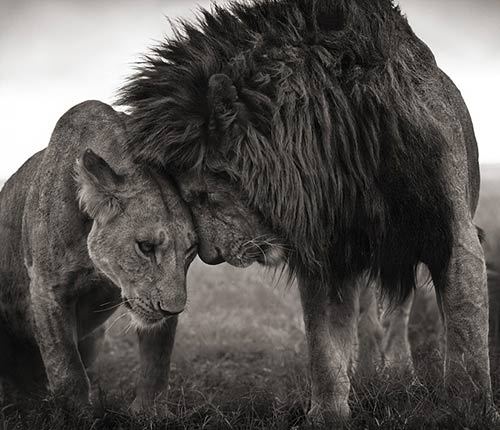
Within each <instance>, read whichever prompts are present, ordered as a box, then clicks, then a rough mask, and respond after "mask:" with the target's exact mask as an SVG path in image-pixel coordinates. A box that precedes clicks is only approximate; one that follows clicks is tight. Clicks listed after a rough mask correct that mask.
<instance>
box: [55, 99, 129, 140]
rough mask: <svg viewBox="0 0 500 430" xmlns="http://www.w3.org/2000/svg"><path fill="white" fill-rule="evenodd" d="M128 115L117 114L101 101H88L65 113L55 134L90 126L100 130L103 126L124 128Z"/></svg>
mask: <svg viewBox="0 0 500 430" xmlns="http://www.w3.org/2000/svg"><path fill="white" fill-rule="evenodd" d="M125 117H126V115H125V114H122V113H120V112H117V111H115V110H114V109H113V107H111V106H110V105H108V104H106V103H103V102H101V101H99V100H87V101H84V102H82V103H79V104H77V105H75V106H73V107H72V108H71V109H69V110H68V111H67V112H66V113H64V114H63V115H62V116H61V118H59V120H58V121H57V124H56V127H55V130H54V132H56V131H58V130H69V129H70V128H73V129H74V128H81V127H85V126H87V127H88V126H90V127H93V128H98V127H99V126H102V125H103V124H109V125H112V126H115V127H116V126H118V127H124V126H125V124H124V119H125Z"/></svg>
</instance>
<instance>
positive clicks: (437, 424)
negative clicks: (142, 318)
mask: <svg viewBox="0 0 500 430" xmlns="http://www.w3.org/2000/svg"><path fill="white" fill-rule="evenodd" d="M489 189H491V193H488V195H487V196H485V197H483V201H482V209H481V211H482V213H484V214H485V215H484V216H482V221H483V223H482V224H483V227H486V230H487V231H488V233H490V230H491V231H493V230H494V229H495V228H496V227H494V224H500V223H497V218H496V217H494V216H492V215H491V214H492V213H493V212H492V210H493V205H496V202H498V201H499V200H497V199H496V197H492V196H494V195H495V192H496V190H497V189H500V187H490V188H489ZM499 198H500V196H499ZM486 215H487V216H486ZM485 220H486V221H485ZM492 226H493V227H492ZM490 237H494V236H491V235H490ZM499 243H500V242H499ZM491 249H492V250H493V249H494V247H492V248H491ZM489 252H490V254H489V258H490V260H492V261H499V262H500V259H499V258H498V257H499V256H500V253H499V254H496V253H495V252H493V251H491V250H490V251H489ZM188 282H189V297H190V299H189V300H190V303H189V307H188V310H187V312H186V313H185V314H183V315H182V316H181V318H180V324H179V329H178V333H177V340H176V348H175V351H174V356H173V360H172V369H171V388H170V396H169V401H170V409H171V411H172V412H174V414H175V418H170V419H165V418H155V417H146V416H143V417H137V416H132V415H131V414H130V413H129V412H128V410H127V406H128V405H129V404H130V402H131V401H132V399H133V396H134V383H135V381H134V375H136V374H137V366H138V358H137V349H136V342H135V335H134V333H132V332H131V331H129V332H126V327H127V321H118V322H117V323H116V324H115V325H114V326H113V327H112V328H111V329H110V330H109V332H108V339H107V342H106V344H105V347H104V350H103V351H102V353H101V356H100V358H99V360H98V362H97V363H96V366H95V367H94V369H93V374H92V379H93V386H94V387H95V392H94V398H95V400H94V406H95V407H94V409H93V410H92V411H80V410H78V411H75V410H68V409H66V408H62V407H61V402H60V401H58V399H48V400H46V401H44V402H38V403H37V402H31V403H27V404H24V405H12V404H4V405H3V407H2V408H1V409H0V429H26V430H28V429H29V430H32V429H37V430H49V429H54V430H57V429H96V430H97V429H109V428H117V429H124V430H125V429H164V428H168V429H177V428H178V429H197V428H199V429H203V428H205V429H289V428H294V427H295V428H307V424H306V420H305V416H304V411H305V410H307V406H308V404H307V403H308V393H309V387H308V379H307V373H306V363H307V357H306V354H305V344H304V335H303V324H302V315H301V310H300V306H299V301H298V296H297V291H296V289H295V288H294V287H293V286H292V287H291V288H286V287H285V286H284V285H283V284H281V283H279V282H273V280H272V276H271V274H269V273H266V272H265V271H263V270H261V269H259V268H250V269H248V270H241V269H235V268H232V267H230V266H227V265H221V266H217V267H208V266H204V265H202V264H201V263H200V262H199V261H196V262H195V263H194V264H193V266H192V269H191V270H190V274H189V279H188ZM275 284H277V285H275ZM498 286H499V287H500V282H498ZM495 291H496V290H495ZM498 291H500V288H498ZM499 298H500V295H499ZM496 302H498V303H500V299H495V303H496ZM495 303H493V304H494V305H495ZM495 306H497V305H495ZM497 307H500V305H498V306H497ZM495 309H496V308H495ZM495 312H496V310H495ZM120 313H121V311H120V310H119V311H118V312H117V313H116V314H115V315H119V314H120ZM123 320H126V318H123ZM440 337H441V334H440V323H439V317H438V314H437V311H436V307H435V304H434V300H433V297H432V294H431V296H430V297H429V294H420V296H419V298H418V300H417V303H416V305H415V307H414V310H413V313H412V318H411V324H410V338H411V341H412V346H413V354H414V359H415V361H416V366H417V374H418V376H419V381H420V382H423V383H424V384H420V383H416V381H412V380H411V379H409V378H404V377H398V376H396V375H384V374H380V375H373V376H371V377H365V378H363V379H362V380H356V381H355V383H354V387H353V390H352V395H351V407H352V411H353V419H352V421H351V422H350V423H349V424H348V426H347V428H349V429H375V428H382V429H401V428H426V429H438V428H450V429H452V428H453V429H455V428H478V429H479V428H488V427H489V424H490V423H489V422H488V421H487V417H484V414H483V411H482V409H481V406H480V405H477V404H474V402H473V401H472V400H470V401H465V402H464V403H462V404H461V405H460V406H456V405H455V406H454V403H453V402H444V401H443V400H442V390H441V387H440V383H439V381H440V365H439V363H440V355H441V352H440V347H439V346H440ZM0 353H1V352H0ZM492 377H493V384H494V389H495V397H496V399H497V400H498V401H499V402H497V403H500V359H498V358H497V357H496V356H494V357H493V359H492Z"/></svg>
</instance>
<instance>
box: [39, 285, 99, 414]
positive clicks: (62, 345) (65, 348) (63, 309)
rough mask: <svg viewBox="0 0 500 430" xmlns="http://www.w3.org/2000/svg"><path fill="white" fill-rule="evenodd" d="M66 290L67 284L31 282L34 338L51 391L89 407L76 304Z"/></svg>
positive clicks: (87, 385)
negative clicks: (77, 328) (80, 351)
mask: <svg viewBox="0 0 500 430" xmlns="http://www.w3.org/2000/svg"><path fill="white" fill-rule="evenodd" d="M66 290H67V288H66V285H51V284H49V283H46V282H44V281H43V280H42V279H40V278H39V277H36V276H35V277H34V278H33V279H32V282H31V286H30V293H31V301H32V309H33V318H34V323H35V338H36V341H37V344H38V347H39V348H40V353H41V355H42V359H43V362H44V365H45V371H46V373H47V379H48V382H49V388H50V390H51V391H52V392H54V393H55V394H57V395H61V396H63V397H64V398H66V399H68V400H69V401H71V402H75V403H79V404H88V403H89V380H88V377H87V373H86V372H85V368H84V365H83V363H82V360H81V358H80V353H79V352H78V347H77V333H76V331H77V330H76V312H75V303H74V301H72V300H70V299H69V298H68V297H67V295H66V294H65V293H66Z"/></svg>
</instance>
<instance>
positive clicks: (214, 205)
mask: <svg viewBox="0 0 500 430" xmlns="http://www.w3.org/2000/svg"><path fill="white" fill-rule="evenodd" d="M177 183H178V185H179V190H180V193H181V196H182V197H183V199H184V200H185V201H186V203H187V204H188V205H189V207H190V208H191V210H192V212H193V216H194V222H195V225H196V232H197V235H198V238H199V247H198V254H199V256H200V258H201V259H202V260H203V261H204V262H205V263H208V264H218V263H221V262H223V261H226V262H228V263H229V264H232V265H233V266H238V267H246V266H249V265H250V264H252V263H253V262H255V261H257V262H259V263H261V264H265V265H268V266H274V265H276V264H279V263H280V262H281V261H283V259H284V258H285V254H286V252H285V251H286V246H285V245H284V244H283V243H282V242H283V241H282V240H280V239H278V238H277V237H276V235H275V234H273V232H272V230H271V228H270V227H269V226H267V225H266V224H265V222H264V219H263V217H262V216H261V215H260V214H259V213H257V212H256V211H251V210H249V208H248V206H247V204H245V199H244V195H243V193H242V192H241V191H240V190H239V189H238V187H237V186H236V185H235V184H232V183H231V182H230V181H228V180H225V179H222V178H220V177H218V176H217V175H215V174H209V173H207V174H205V175H199V174H197V173H196V172H185V173H184V174H181V175H179V176H178V177H177Z"/></svg>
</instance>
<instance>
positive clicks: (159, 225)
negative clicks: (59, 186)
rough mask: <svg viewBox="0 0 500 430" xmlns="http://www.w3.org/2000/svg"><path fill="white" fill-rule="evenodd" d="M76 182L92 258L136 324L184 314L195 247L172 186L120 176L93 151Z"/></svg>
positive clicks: (136, 175) (139, 174)
mask: <svg viewBox="0 0 500 430" xmlns="http://www.w3.org/2000/svg"><path fill="white" fill-rule="evenodd" d="M76 180H77V183H78V186H79V191H78V196H79V200H80V206H81V207H82V209H83V210H84V211H85V212H86V213H87V214H88V215H89V217H90V218H91V219H93V224H92V228H91V231H90V233H89V235H88V238H87V245H88V252H89V255H90V258H91V259H92V261H93V263H94V264H95V266H96V267H97V268H98V269H99V270H101V271H102V272H103V273H104V274H105V275H106V276H107V277H108V278H110V279H111V281H113V282H114V283H115V284H116V285H117V286H119V287H120V288H121V290H122V295H123V298H124V302H125V305H126V306H127V307H128V308H129V309H130V310H131V312H132V315H133V316H134V317H135V320H136V322H138V323H139V324H141V325H151V324H155V323H159V322H161V321H163V320H164V318H166V317H169V316H172V315H176V314H178V313H180V312H182V311H183V310H184V307H185V305H186V272H187V269H188V267H189V265H190V263H191V262H192V260H193V259H194V257H195V256H196V249H197V246H196V235H195V233H194V228H193V224H192V221H191V216H190V213H189V211H188V209H187V208H186V206H185V205H184V204H183V202H182V200H181V199H180V197H179V196H178V195H177V193H176V191H175V189H174V188H173V187H172V185H171V184H170V183H169V182H168V181H167V180H166V179H164V178H161V177H160V176H156V175H154V174H153V175H149V174H146V173H145V172H144V171H142V170H140V169H137V170H134V171H132V172H130V173H126V174H120V175H119V174H117V173H116V172H115V171H114V170H113V169H112V168H111V167H110V166H109V165H108V164H107V163H106V161H104V160H103V159H102V158H101V157H99V156H97V155H96V154H95V153H94V152H92V151H91V150H87V151H86V152H85V153H84V154H83V156H82V157H81V158H80V159H79V160H78V161H77V166H76Z"/></svg>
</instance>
